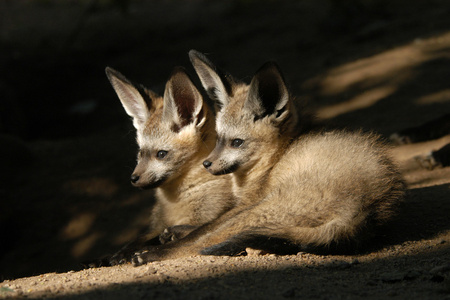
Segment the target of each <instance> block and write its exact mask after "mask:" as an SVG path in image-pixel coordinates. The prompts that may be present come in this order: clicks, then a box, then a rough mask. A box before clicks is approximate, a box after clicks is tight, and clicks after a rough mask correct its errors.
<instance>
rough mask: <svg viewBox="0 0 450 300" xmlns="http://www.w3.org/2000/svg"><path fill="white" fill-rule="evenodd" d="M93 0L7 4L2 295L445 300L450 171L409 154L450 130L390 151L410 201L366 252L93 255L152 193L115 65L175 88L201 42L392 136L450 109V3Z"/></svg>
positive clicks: (339, 118) (0, 16)
mask: <svg viewBox="0 0 450 300" xmlns="http://www.w3.org/2000/svg"><path fill="white" fill-rule="evenodd" d="M93 2H94V1H93ZM93 2H90V1H67V2H65V3H63V4H62V3H59V2H58V1H52V0H46V1H22V0H21V1H3V2H1V3H0V30H1V31H0V46H1V48H0V51H1V53H2V55H1V56H0V66H1V67H0V69H1V70H2V72H1V74H0V96H1V97H0V100H1V102H0V126H1V127H0V130H1V136H0V142H1V145H2V146H1V147H0V148H1V150H0V154H1V155H0V163H1V165H2V168H1V170H0V201H1V211H0V234H1V246H0V280H3V281H2V282H1V283H0V298H14V299H22V298H23V299H25V298H26V299H37V298H49V299H53V298H55V299H72V298H77V299H123V298H125V297H127V298H130V299H131V298H132V299H135V298H137V299H139V298H142V299H144V298H161V299H178V298H180V299H227V298H231V297H232V298H236V299H244V298H245V299H248V298H250V297H254V298H257V299H258V298H260V299H273V298H280V299H283V298H301V299H358V298H365V299H379V298H391V299H450V197H449V191H450V168H448V167H447V168H439V169H435V170H433V171H428V170H424V169H421V168H420V167H419V165H418V164H417V163H416V161H415V160H414V159H413V157H414V156H416V155H419V154H423V153H427V152H429V151H430V150H433V149H438V148H439V147H441V146H443V145H445V144H446V143H449V142H450V136H445V137H443V138H441V139H438V140H433V141H429V142H424V143H418V144H413V145H404V146H397V147H395V148H394V149H393V156H394V157H395V159H396V160H397V161H398V163H399V165H400V167H401V169H402V172H403V174H404V177H405V179H406V180H407V182H408V185H409V190H408V195H407V197H406V201H405V203H404V205H403V206H402V207H401V210H400V214H399V216H398V217H397V218H396V219H395V220H393V221H392V222H391V223H389V224H387V225H386V226H385V227H384V228H382V230H381V232H380V235H379V236H377V238H376V239H375V241H374V243H373V245H371V246H370V247H368V249H367V250H366V251H364V252H363V253H360V254H358V255H345V256H342V255H317V254H311V253H299V254H297V255H294V256H274V255H264V256H258V255H249V256H242V257H210V256H207V257H200V256H199V257H189V258H184V259H178V260H172V261H166V262H156V263H151V264H148V265H145V266H141V267H137V268H135V267H132V266H130V265H124V266H117V267H102V268H96V269H88V270H81V264H80V262H82V261H84V260H88V259H92V258H97V257H101V256H103V255H106V254H108V253H112V252H114V251H115V250H117V249H118V248H120V246H121V245H123V244H124V243H126V242H127V241H129V240H131V239H133V238H134V237H135V236H136V235H137V234H138V232H139V231H141V230H142V229H144V228H145V226H146V223H147V222H148V221H147V218H148V214H149V211H150V210H151V207H152V201H153V200H152V193H151V191H150V192H147V191H146V192H143V191H139V190H135V189H133V188H132V187H131V186H130V185H129V183H128V182H129V175H130V173H131V171H132V169H133V167H134V155H135V151H136V146H135V142H134V131H133V129H132V127H131V122H130V121H129V120H128V118H127V116H126V115H125V113H124V112H123V109H122V108H121V106H120V103H119V101H118V100H117V98H116V96H115V94H114V92H113V91H112V89H111V87H110V86H109V83H108V82H107V80H106V77H105V76H104V67H105V66H107V65H109V66H112V67H114V68H116V69H118V70H120V71H121V72H123V73H124V74H125V75H127V77H129V78H131V79H133V80H135V81H138V82H142V83H144V84H145V85H147V86H149V87H151V88H153V89H155V90H157V91H162V88H163V86H164V82H165V80H166V78H167V77H168V75H169V74H170V72H171V70H172V68H173V67H174V66H175V65H184V66H186V67H187V68H188V70H190V71H191V72H192V68H190V66H189V64H188V58H187V52H188V50H189V49H192V48H194V49H197V50H199V51H202V52H206V53H209V54H210V57H211V59H212V60H214V61H215V62H216V63H217V64H218V65H219V66H221V67H223V68H224V69H226V70H228V71H230V72H231V73H232V74H234V75H235V76H237V77H238V78H241V79H243V80H248V79H249V78H250V76H251V75H252V74H253V72H254V71H255V70H256V69H257V68H258V67H259V66H260V65H261V64H262V63H263V62H265V61H267V60H276V61H277V62H278V63H279V65H280V66H281V68H282V70H283V71H284V73H285V77H286V79H287V81H288V83H289V86H290V87H291V89H292V91H293V92H294V93H295V94H297V95H300V96H302V97H304V98H306V99H307V100H309V102H310V105H311V107H312V108H313V109H315V111H316V112H317V114H318V116H319V117H320V118H322V119H323V120H326V121H330V122H332V123H334V124H337V125H339V126H345V127H349V128H363V129H366V130H375V131H377V132H379V133H381V134H382V135H384V136H386V137H387V136H389V135H390V134H391V133H392V132H395V131H397V130H400V129H402V128H406V127H410V126H416V125H418V124H420V123H423V122H425V121H428V120H431V119H433V118H436V117H439V116H440V115H442V114H444V113H448V112H450V88H449V86H450V81H449V78H450V19H449V18H448V15H449V13H450V3H448V1H446V0H442V1H437V0H436V1H427V3H425V1H417V3H416V2H414V3H411V2H406V1H400V0H397V1H382V0H372V1H369V0H367V1H356V0H355V1H331V0H319V1H313V0H311V1H307V0H305V1H285V2H277V1H250V0H249V1H243V0H242V1H200V0H197V1H194V0H190V1H181V0H172V1H163V0H155V1H147V2H145V1H132V2H131V3H130V4H129V6H128V7H127V12H126V13H123V12H121V10H120V9H119V8H118V6H115V5H113V4H111V3H109V2H108V1H98V3H97V5H96V6H92V5H90V3H93ZM119 3H122V2H121V1H119ZM123 3H125V1H123ZM88 8H89V9H88Z"/></svg>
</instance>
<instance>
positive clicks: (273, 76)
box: [244, 62, 289, 119]
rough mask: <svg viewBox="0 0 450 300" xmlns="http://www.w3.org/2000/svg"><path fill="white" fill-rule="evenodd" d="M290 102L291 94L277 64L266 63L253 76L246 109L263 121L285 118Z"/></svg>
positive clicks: (245, 105)
mask: <svg viewBox="0 0 450 300" xmlns="http://www.w3.org/2000/svg"><path fill="white" fill-rule="evenodd" d="M288 102H289V92H288V89H287V87H286V84H285V83H284V78H283V75H282V74H281V71H280V69H279V67H278V66H277V64H276V63H274V62H267V63H265V64H264V65H263V66H262V67H261V68H260V69H259V70H258V71H257V72H256V74H255V76H253V79H252V82H251V83H250V88H249V92H248V96H247V100H246V101H245V104H244V109H246V110H249V111H250V112H251V113H253V114H254V115H255V119H261V118H264V117H265V116H268V115H273V117H274V118H275V119H279V118H283V117H284V115H285V113H287V112H286V109H287V106H288Z"/></svg>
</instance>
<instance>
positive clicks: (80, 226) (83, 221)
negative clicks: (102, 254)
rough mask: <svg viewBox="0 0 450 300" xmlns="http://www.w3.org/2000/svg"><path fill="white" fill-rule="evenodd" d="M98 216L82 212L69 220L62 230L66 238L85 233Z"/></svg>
mask: <svg viewBox="0 0 450 300" xmlns="http://www.w3.org/2000/svg"><path fill="white" fill-rule="evenodd" d="M95 218H96V216H95V215H94V214H93V213H82V214H79V215H77V216H75V217H74V218H72V220H70V221H69V223H68V224H67V225H66V226H65V227H64V229H63V230H62V232H61V235H62V238H64V239H69V240H71V239H75V238H79V237H81V236H83V235H85V234H86V233H87V232H88V231H89V229H90V228H91V226H92V224H93V223H94V221H95Z"/></svg>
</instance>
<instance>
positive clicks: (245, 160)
mask: <svg viewBox="0 0 450 300" xmlns="http://www.w3.org/2000/svg"><path fill="white" fill-rule="evenodd" d="M190 55H191V60H192V62H193V65H194V67H195V69H196V71H197V73H198V74H199V77H200V79H201V81H202V84H203V85H204V87H205V89H206V90H207V91H209V94H210V96H211V97H212V98H214V99H215V100H216V101H218V102H219V104H220V110H219V112H218V114H217V121H216V131H217V134H218V143H217V146H216V148H215V149H214V151H213V152H212V153H211V155H209V156H208V158H207V160H208V162H209V164H208V165H207V167H208V170H209V171H210V172H211V173H213V174H217V175H219V174H223V173H226V172H229V171H230V170H231V171H233V173H232V177H233V192H234V193H235V196H236V197H238V198H239V205H238V206H237V207H236V208H234V209H232V210H231V211H229V212H227V213H225V214H224V215H222V216H221V217H220V218H218V219H217V220H216V221H215V222H213V223H211V224H207V225H206V226H204V227H203V228H200V229H199V230H197V231H195V232H193V233H192V234H191V235H190V236H188V237H187V238H186V239H185V240H180V241H178V242H177V243H174V244H172V245H167V246H166V245H164V246H162V247H157V248H152V249H149V251H148V252H145V253H142V254H140V255H138V256H137V257H136V260H135V263H136V264H141V263H145V262H147V261H152V260H160V259H168V258H176V257H180V256H186V255H194V254H199V253H201V254H213V255H223V254H228V255H233V254H237V253H239V251H243V250H244V249H245V248H246V247H247V246H248V245H247V244H246V243H247V242H250V241H251V238H252V237H258V236H259V237H261V236H263V237H268V240H270V239H274V238H275V239H284V240H287V241H288V242H290V243H293V244H296V245H298V246H319V247H323V246H328V245H330V244H342V243H346V242H348V241H352V240H356V241H362V240H363V238H364V237H365V236H368V235H369V231H368V229H369V228H370V227H371V225H378V224H382V223H383V222H385V221H386V220H388V219H389V218H390V217H391V216H392V215H393V214H394V212H395V207H396V206H397V205H398V203H399V202H400V200H401V199H402V196H403V193H404V188H405V185H404V182H403V180H402V179H401V177H400V175H399V172H398V171H397V168H396V167H395V165H394V164H393V163H392V162H391V159H390V158H389V155H388V154H387V148H386V146H385V145H384V144H383V143H381V142H380V140H379V137H378V136H377V135H375V134H364V133H361V132H347V131H329V132H321V131H319V132H315V133H314V132H309V133H305V132H299V131H297V128H300V127H301V126H299V124H298V122H301V121H302V117H301V115H298V114H297V113H296V112H295V111H294V109H293V107H294V106H293V103H292V97H290V95H289V94H288V92H287V89H286V87H285V84H284V81H283V78H282V76H281V74H280V73H279V70H278V68H277V67H276V66H275V65H274V64H266V65H265V66H263V67H262V68H261V69H260V71H258V72H257V74H256V75H255V77H254V78H253V80H252V82H251V84H250V85H246V84H243V83H236V81H235V80H229V78H230V77H229V75H228V77H224V76H221V75H220V74H219V73H218V72H217V71H216V69H215V67H214V66H213V65H212V64H211V63H210V62H209V61H208V60H207V59H206V58H205V57H204V56H203V55H201V54H199V53H197V52H194V53H192V52H191V53H190ZM223 80H228V82H223V83H221V81H223ZM227 84H231V88H227ZM267 95H270V97H267ZM270 101H272V102H270ZM235 139H241V140H243V141H244V142H243V143H242V145H241V146H239V147H233V146H232V144H233V140H235ZM222 176H223V175H222Z"/></svg>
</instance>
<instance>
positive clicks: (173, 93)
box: [163, 67, 206, 132]
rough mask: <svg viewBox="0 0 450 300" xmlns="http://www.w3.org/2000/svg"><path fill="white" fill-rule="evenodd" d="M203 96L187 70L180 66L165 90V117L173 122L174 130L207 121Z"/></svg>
mask: <svg viewBox="0 0 450 300" xmlns="http://www.w3.org/2000/svg"><path fill="white" fill-rule="evenodd" d="M202 108H203V98H202V95H201V94H200V92H199V91H198V90H197V88H196V87H195V86H194V84H193V83H192V81H191V79H190V78H189V76H188V75H187V74H186V72H185V70H184V69H183V68H181V67H178V68H176V69H175V70H174V72H173V73H172V76H171V77H170V79H169V81H168V82H167V84H166V89H165V91H164V108H163V118H164V119H165V120H171V121H172V122H173V126H172V130H174V131H175V132H178V131H179V130H181V129H182V128H183V127H185V126H186V125H189V124H191V123H194V124H195V126H196V127H201V126H202V125H203V124H204V123H205V121H206V114H205V112H204V111H203V109H202Z"/></svg>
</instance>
